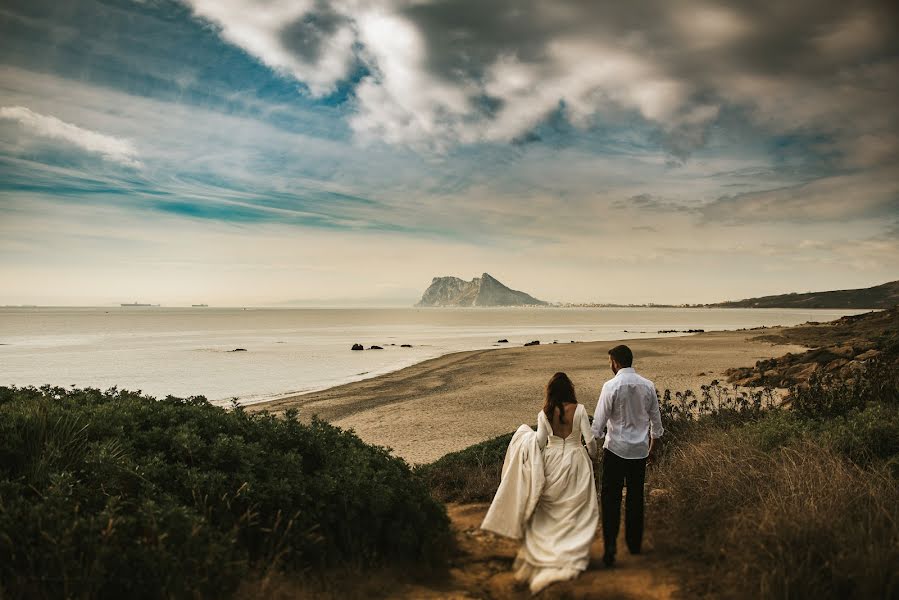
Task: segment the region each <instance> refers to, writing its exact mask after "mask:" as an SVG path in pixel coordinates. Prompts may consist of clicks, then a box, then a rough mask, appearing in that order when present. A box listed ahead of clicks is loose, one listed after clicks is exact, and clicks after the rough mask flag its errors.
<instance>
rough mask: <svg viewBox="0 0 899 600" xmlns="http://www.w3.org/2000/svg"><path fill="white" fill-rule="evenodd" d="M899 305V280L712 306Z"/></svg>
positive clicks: (811, 306) (876, 306) (862, 306)
mask: <svg viewBox="0 0 899 600" xmlns="http://www.w3.org/2000/svg"><path fill="white" fill-rule="evenodd" d="M897 304H899V281H891V282H889V283H884V284H883V285H878V286H875V287H870V288H862V289H858V290H836V291H832V292H809V293H806V294H795V293H794V294H781V295H779V296H762V297H761V298H748V299H746V300H735V301H731V302H720V303H718V304H709V306H713V307H718V308H858V309H864V308H890V307H892V306H895V305H897Z"/></svg>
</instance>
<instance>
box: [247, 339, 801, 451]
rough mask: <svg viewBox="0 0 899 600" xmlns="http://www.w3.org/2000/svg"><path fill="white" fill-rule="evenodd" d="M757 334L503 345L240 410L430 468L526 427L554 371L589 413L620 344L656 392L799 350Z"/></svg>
mask: <svg viewBox="0 0 899 600" xmlns="http://www.w3.org/2000/svg"><path fill="white" fill-rule="evenodd" d="M776 331H777V328H769V329H766V330H765V331H764V332H762V331H722V332H708V333H701V334H695V335H690V336H684V337H676V338H654V339H642V340H625V341H623V342H616V341H602V342H584V343H576V344H570V343H567V344H562V343H559V344H551V345H540V346H531V347H520V346H519V347H508V348H507V347H503V348H497V349H491V350H479V351H471V352H457V353H454V354H449V355H446V356H442V357H440V358H436V359H432V360H428V361H425V362H422V363H419V364H416V365H413V366H411V367H407V368H405V369H402V370H400V371H396V372H393V373H388V374H386V375H381V376H379V377H375V378H372V379H368V380H365V381H359V382H355V383H350V384H347V385H342V386H338V387H334V388H330V389H327V390H323V391H320V392H313V393H309V394H303V395H299V396H292V397H289V398H283V399H279V400H274V401H271V402H266V403H262V404H257V405H252V406H249V407H247V410H251V411H259V410H268V411H271V412H275V413H282V412H283V411H285V410H287V409H289V408H296V409H298V410H299V411H300V417H301V418H303V419H308V418H311V417H312V415H315V414H317V415H318V416H320V417H321V418H323V419H326V420H328V421H329V422H331V423H333V424H335V425H338V426H340V427H343V428H352V429H354V430H355V431H356V433H357V434H358V435H359V436H360V437H361V438H362V439H363V440H365V441H366V442H369V443H373V444H378V445H382V446H388V447H390V448H392V449H393V451H394V453H395V454H397V455H398V456H401V457H403V458H405V459H406V460H408V461H409V462H412V463H426V462H431V461H433V460H435V459H437V458H439V457H440V456H442V455H444V454H446V453H447V452H453V451H456V450H461V449H463V448H465V447H467V446H470V445H472V444H475V443H477V442H481V441H483V440H485V439H489V438H491V437H494V436H497V435H501V434H503V433H506V432H509V431H513V430H514V429H515V428H516V427H518V426H519V425H520V424H521V423H530V424H533V423H534V422H535V421H536V414H537V411H539V410H540V408H541V407H542V405H543V388H544V386H545V384H546V382H547V381H548V380H549V378H550V376H551V375H552V374H553V373H555V372H556V371H565V372H566V373H568V375H569V376H570V377H571V379H572V381H574V384H575V387H576V391H577V394H578V399H579V400H580V401H581V402H583V403H584V404H585V405H586V407H587V409H588V410H589V411H590V412H591V413H592V411H593V409H594V408H595V407H596V400H597V398H598V396H599V392H600V389H601V388H602V384H603V382H605V381H606V380H607V379H609V378H611V377H612V373H611V371H610V370H609V367H608V357H607V351H608V349H609V348H611V347H612V346H615V345H616V344H618V343H626V344H628V346H630V347H631V349H632V350H633V351H634V366H635V368H636V369H637V371H638V372H639V373H641V374H642V375H644V376H645V377H648V378H650V379H652V380H653V381H654V382H655V384H656V387H657V389H658V390H659V391H664V390H665V389H671V390H672V391H683V390H687V389H693V390H696V391H698V389H699V386H700V385H703V384H707V383H709V382H710V381H711V380H713V379H719V380H721V381H723V380H724V379H725V378H724V375H723V374H724V371H725V370H727V369H729V368H731V367H741V366H751V365H753V364H755V361H757V360H759V359H762V358H770V357H772V356H779V355H781V354H785V353H786V352H798V351H802V350H804V348H803V347H802V346H795V345H773V344H770V343H767V342H760V341H753V340H752V339H751V338H753V337H755V336H757V335H760V334H761V333H766V334H770V333H776Z"/></svg>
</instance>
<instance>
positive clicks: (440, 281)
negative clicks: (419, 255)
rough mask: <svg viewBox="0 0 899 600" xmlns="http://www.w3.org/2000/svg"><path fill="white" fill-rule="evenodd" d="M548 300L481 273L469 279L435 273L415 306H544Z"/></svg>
mask: <svg viewBox="0 0 899 600" xmlns="http://www.w3.org/2000/svg"><path fill="white" fill-rule="evenodd" d="M546 304H548V302H544V301H543V300H537V299H536V298H534V297H533V296H531V295H528V294H525V293H524V292H519V291H517V290H513V289H509V288H507V287H506V286H504V285H503V284H502V283H500V282H499V281H497V280H496V279H494V278H493V277H491V276H490V275H489V274H488V273H484V274H483V275H481V276H480V277H475V278H474V279H472V280H471V281H465V280H462V279H459V278H458V277H435V278H434V279H433V280H431V285H430V286H428V289H427V290H425V293H424V295H423V296H422V297H421V300H420V301H419V302H418V304H416V305H415V306H544V305H546Z"/></svg>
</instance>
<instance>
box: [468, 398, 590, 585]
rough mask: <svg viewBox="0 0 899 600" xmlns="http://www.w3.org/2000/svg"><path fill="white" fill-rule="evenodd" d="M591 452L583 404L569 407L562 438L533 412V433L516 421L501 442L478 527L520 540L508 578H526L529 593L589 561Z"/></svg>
mask: <svg viewBox="0 0 899 600" xmlns="http://www.w3.org/2000/svg"><path fill="white" fill-rule="evenodd" d="M581 436H583V439H584V442H585V443H586V446H587V448H586V449H585V448H584V445H582V443H581ZM588 453H589V456H588ZM595 454H596V442H595V440H594V439H593V433H592V431H591V430H590V422H589V420H588V418H587V411H586V409H585V408H584V405H583V404H579V405H578V407H577V408H576V409H575V412H574V417H573V422H572V428H571V434H569V436H568V437H567V438H564V439H563V438H561V437H558V436H556V435H554V434H553V431H552V426H551V425H550V423H549V421H548V420H547V418H546V415H545V414H544V413H543V411H540V412H539V413H537V431H534V430H533V429H531V428H530V427H528V426H527V425H522V426H521V427H519V428H518V430H517V431H516V432H515V435H514V436H513V437H512V441H511V442H509V449H508V450H507V451H506V458H505V461H504V462H503V471H502V480H501V481H500V484H499V488H498V489H497V490H496V495H495V496H494V498H493V503H492V504H491V505H490V509H489V510H488V511H487V516H486V517H485V518H484V522H483V523H482V524H481V528H482V529H486V530H488V531H493V532H495V533H498V534H500V535H504V536H507V537H511V538H515V539H522V544H521V549H520V550H519V551H518V556H517V557H516V558H515V564H514V566H513V568H514V570H515V578H516V579H517V580H519V581H528V583H529V585H530V588H531V592H532V593H534V594H536V593H538V592H540V590H542V589H543V588H545V587H546V586H548V585H549V584H551V583H554V582H557V581H565V580H567V579H573V578H575V577H577V576H578V575H579V574H580V573H581V571H584V570H585V569H586V568H587V564H588V563H589V562H590V544H591V543H592V542H593V536H594V535H595V533H596V528H597V525H598V523H599V506H598V504H597V501H596V485H595V484H594V482H593V462H592V461H591V460H590V457H592V456H595Z"/></svg>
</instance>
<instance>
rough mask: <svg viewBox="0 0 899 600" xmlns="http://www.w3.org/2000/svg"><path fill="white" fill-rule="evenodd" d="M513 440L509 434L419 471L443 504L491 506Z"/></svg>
mask: <svg viewBox="0 0 899 600" xmlns="http://www.w3.org/2000/svg"><path fill="white" fill-rule="evenodd" d="M511 440H512V434H511V433H507V434H505V435H501V436H499V437H495V438H493V439H492V440H487V441H486V442H481V443H480V444H475V445H474V446H469V447H468V448H466V449H464V450H460V451H458V452H451V453H449V454H447V455H445V456H443V457H441V458H439V459H438V460H436V461H435V462H432V463H430V464H426V465H420V466H418V467H416V468H415V473H416V474H417V475H419V476H420V477H421V478H422V479H423V480H424V481H425V483H426V484H427V486H428V487H429V488H430V490H431V493H432V494H433V495H434V497H435V498H437V499H438V500H441V501H443V502H487V501H490V500H491V499H492V498H493V494H495V493H496V488H497V486H498V485H499V480H500V475H501V473H502V469H503V459H504V458H505V456H506V449H507V448H508V447H509V442H510V441H511Z"/></svg>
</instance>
